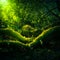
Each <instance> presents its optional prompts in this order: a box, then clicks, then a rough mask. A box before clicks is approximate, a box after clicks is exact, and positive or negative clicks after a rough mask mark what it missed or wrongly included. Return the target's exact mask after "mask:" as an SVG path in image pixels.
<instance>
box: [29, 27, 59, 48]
mask: <svg viewBox="0 0 60 60" xmlns="http://www.w3.org/2000/svg"><path fill="white" fill-rule="evenodd" d="M57 32H58V34H59V35H56V33H57ZM53 35H56V36H60V26H55V27H51V28H48V29H46V30H44V31H43V32H42V33H41V34H40V35H39V36H37V37H36V38H35V39H34V40H33V41H32V42H30V43H29V44H28V45H29V46H30V47H33V46H35V45H37V44H38V43H40V44H41V45H43V44H44V41H46V40H47V38H48V39H50V38H51V37H53ZM53 39H55V37H53ZM50 40H51V39H50ZM50 40H49V41H50ZM47 41H48V40H47Z"/></svg>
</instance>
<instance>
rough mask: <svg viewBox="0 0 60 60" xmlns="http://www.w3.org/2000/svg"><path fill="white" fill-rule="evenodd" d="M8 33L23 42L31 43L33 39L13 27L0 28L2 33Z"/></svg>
mask: <svg viewBox="0 0 60 60" xmlns="http://www.w3.org/2000/svg"><path fill="white" fill-rule="evenodd" d="M3 34H4V35H8V36H12V37H13V38H15V39H16V40H18V41H20V42H23V43H27V42H28V43H29V42H30V41H31V38H26V37H24V36H22V35H21V34H20V33H18V32H16V31H14V30H13V29H9V28H5V29H0V35H3Z"/></svg>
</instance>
